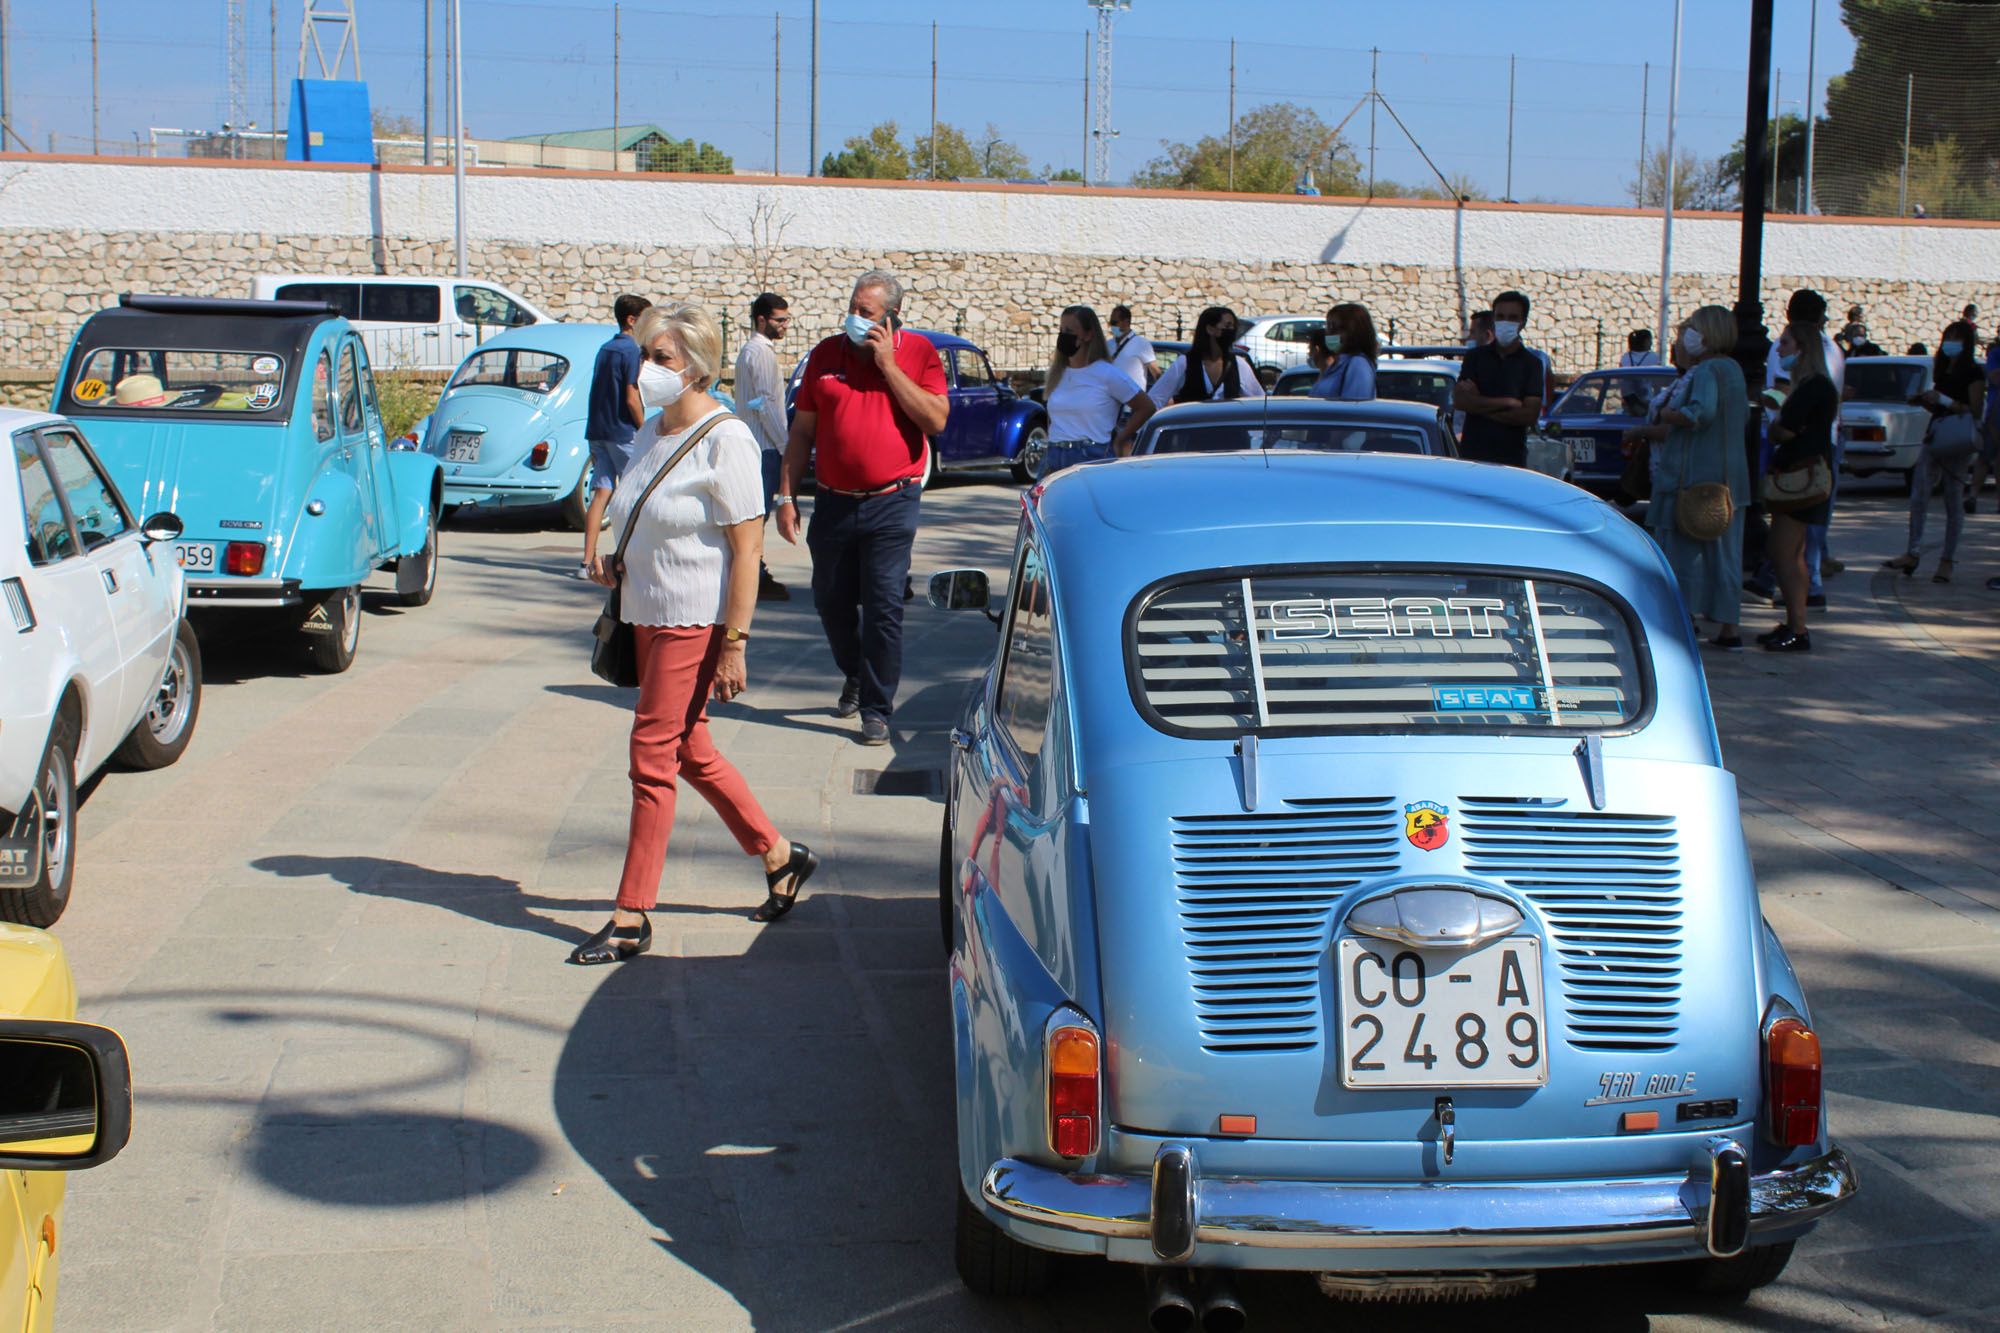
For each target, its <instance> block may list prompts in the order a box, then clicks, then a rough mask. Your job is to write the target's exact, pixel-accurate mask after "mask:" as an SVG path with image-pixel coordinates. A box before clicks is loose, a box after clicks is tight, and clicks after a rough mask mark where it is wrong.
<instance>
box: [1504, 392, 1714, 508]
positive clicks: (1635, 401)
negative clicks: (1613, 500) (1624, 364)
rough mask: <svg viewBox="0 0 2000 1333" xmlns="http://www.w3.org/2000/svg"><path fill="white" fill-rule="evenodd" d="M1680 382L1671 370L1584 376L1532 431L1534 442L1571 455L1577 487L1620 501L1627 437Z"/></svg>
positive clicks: (1565, 393) (1543, 416) (1642, 423)
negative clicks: (1650, 409)
mask: <svg viewBox="0 0 2000 1333" xmlns="http://www.w3.org/2000/svg"><path fill="white" fill-rule="evenodd" d="M1678 378H1679V375H1678V373H1677V372H1676V371H1675V370H1674V368H1673V367H1672V366H1642V367H1635V368H1631V369H1626V370H1593V371H1590V372H1588V373H1587V374H1583V375H1579V376H1577V379H1576V382H1575V383H1574V384H1572V385H1570V386H1569V389H1568V390H1567V391H1565V392H1564V393H1563V394H1562V396H1561V397H1559V398H1557V399H1556V401H1555V403H1554V404H1553V405H1552V406H1550V407H1549V408H1548V409H1547V410H1545V411H1544V412H1543V413H1542V420H1541V423H1540V424H1539V425H1538V426H1537V427H1536V428H1535V429H1534V430H1533V431H1531V432H1530V438H1531V442H1532V443H1534V444H1537V445H1542V446H1546V447H1549V448H1551V449H1554V450H1557V451H1560V452H1566V453H1567V455H1568V460H1569V480H1570V482H1571V483H1572V484H1573V485H1577V486H1581V487H1583V488H1584V489H1585V490H1587V491H1590V492H1591V493H1593V494H1596V495H1602V496H1607V497H1609V496H1616V495H1618V494H1619V486H1618V481H1619V478H1620V477H1621V476H1622V475H1623V474H1624V471H1625V453H1624V449H1623V447H1622V441H1623V440H1624V437H1625V432H1626V431H1628V430H1631V429H1632V428H1633V427H1635V426H1642V425H1644V424H1645V421H1646V411H1647V409H1648V408H1650V407H1651V406H1652V405H1653V399H1654V398H1655V397H1657V396H1658V395H1660V394H1663V393H1665V392H1666V391H1667V390H1668V389H1669V388H1671V387H1672V386H1673V383H1674V381H1675V380H1676V379H1678ZM1536 437H1539V438H1536ZM1628 498H1636V497H1628Z"/></svg>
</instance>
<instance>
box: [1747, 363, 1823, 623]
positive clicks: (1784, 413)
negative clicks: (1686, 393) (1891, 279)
mask: <svg viewBox="0 0 2000 1333" xmlns="http://www.w3.org/2000/svg"><path fill="white" fill-rule="evenodd" d="M1778 368H1779V370H1780V371H1781V372H1782V373H1783V375H1784V377H1785V380H1786V381H1787V382H1788V383H1789V384H1790V385H1791V389H1790V390H1789V391H1788V392H1787V393H1786V394H1785V400H1784V403H1783V405H1782V406H1781V407H1780V408H1779V409H1778V417H1777V420H1776V421H1774V422H1772V423H1771V441H1772V443H1773V444H1775V445H1776V446H1777V449H1776V451H1775V452H1774V453H1773V454H1772V456H1771V464H1770V470H1771V471H1773V472H1783V471H1786V470H1789V469H1792V468H1797V467H1800V466H1802V465H1809V464H1811V463H1813V462H1814V461H1815V460H1818V461H1820V462H1824V463H1825V464H1826V465H1827V467H1828V468H1831V467H1832V466H1833V434H1834V428H1835V426H1836V425H1837V424H1838V423H1839V421H1840V391H1839V390H1838V389H1836V388H1834V387H1833V376H1832V375H1831V374H1829V373H1828V367H1827V364H1826V347H1825V343H1824V342H1823V341H1822V340H1821V330H1820V328H1819V327H1818V326H1817V325H1813V324H1790V325H1787V326H1786V327H1785V331H1784V333H1783V335H1781V336H1780V337H1779V339H1778ZM1832 508H1833V497H1832V495H1830V494H1829V495H1828V496H1827V498H1826V499H1824V500H1821V501H1819V502H1818V503H1816V504H1812V505H1808V506H1806V507H1805V508H1803V509H1793V510H1790V511H1787V512H1783V513H1773V514H1772V515H1771V536H1770V541H1769V543H1768V549H1769V551H1770V563H1771V568H1772V571H1773V572H1774V574H1775V575H1776V577H1777V580H1778V587H1779V588H1780V589H1781V590H1782V592H1783V604H1784V608H1785V621H1784V623H1783V624H1781V625H1778V626H1776V627H1775V628H1773V629H1771V630H1768V631H1766V632H1765V633H1763V634H1759V635H1758V636H1757V642H1758V643H1760V644H1762V645H1763V646H1764V647H1765V649H1766V650H1768V651H1770V652H1775V653H1797V652H1805V651H1808V650H1809V649H1811V647H1812V636H1811V635H1810V634H1809V633H1807V631H1806V609H1807V599H1808V594H1809V591H1810V589H1811V587H1812V580H1811V579H1810V578H1809V577H1808V575H1807V570H1806V535H1807V532H1808V531H1809V529H1810V528H1811V526H1812V525H1813V524H1815V523H1819V524H1824V523H1825V522H1826V519H1827V515H1828V513H1829V512H1831V510H1832Z"/></svg>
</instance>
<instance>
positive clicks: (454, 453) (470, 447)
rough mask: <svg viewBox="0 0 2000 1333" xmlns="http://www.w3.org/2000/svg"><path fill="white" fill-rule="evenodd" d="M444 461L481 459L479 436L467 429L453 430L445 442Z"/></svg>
mask: <svg viewBox="0 0 2000 1333" xmlns="http://www.w3.org/2000/svg"><path fill="white" fill-rule="evenodd" d="M444 461H445V462H447V463H477V462H478V461H479V437H478V436H477V435H473V434H470V433H468V432H465V431H456V430H455V431H453V432H452V433H451V435H450V437H449V438H447V439H446V440H445V443H444Z"/></svg>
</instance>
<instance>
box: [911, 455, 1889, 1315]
mask: <svg viewBox="0 0 2000 1333" xmlns="http://www.w3.org/2000/svg"><path fill="white" fill-rule="evenodd" d="M931 600H932V602H933V604H934V605H939V606H944V607H974V606H984V605H985V603H986V600H987V579H986V576H985V575H984V574H983V573H981V572H980V571H978V570H948V571H945V572H943V573H941V574H939V575H937V576H935V577H934V578H933V579H932V582H931ZM999 628H1000V639H999V651H998V653H997V656H996V660H995V662H994V665H993V667H992V668H991V670H990V671H989V672H988V674H987V675H986V677H985V679H984V681H983V682H982V684H981V687H980V689H979V690H978V691H977V693H976V695H975V697H974V698H972V699H971V700H970V701H969V703H968V705H967V711H966V713H965V714H964V716H963V717H962V719H961V720H960V722H959V724H958V726H957V727H956V728H955V729H954V730H953V733H952V744H953V747H954V754H953V762H952V764H951V766H950V771H949V775H948V784H949V793H948V796H947V799H946V808H945V820H944V829H943V837H942V847H941V856H940V860H941V865H940V880H941V883H940V909H941V917H942V920H941V925H942V928H943V931H944V935H945V940H946V946H947V948H948V950H949V953H950V965H949V976H950V1003H951V1010H952V1029H953V1034H954V1038H955V1042H956V1074H957V1106H958V1164H959V1186H960V1201H959V1203H960V1206H959V1221H958V1240H957V1259H958V1267H959V1272H960V1274H961V1276H962V1277H963V1278H964V1280H965V1281H966V1283H967V1284H968V1285H970V1286H971V1287H973V1288H974V1289H976V1290H979V1291H982V1292H986V1293H990V1294H1024V1293H1026V1292H1029V1291H1031V1290H1033V1289H1034V1288H1035V1286H1036V1285H1037V1284H1038V1283H1039V1282H1040V1280H1041V1279H1042V1277H1043V1275H1044V1274H1045V1273H1046V1271H1047V1255H1048V1252H1051V1251H1063V1252H1070V1253H1078V1254H1094V1255H1102V1256H1105V1257H1107V1258H1109V1259H1111V1260H1114V1261H1118V1262H1123V1263H1131V1264H1141V1265H1147V1266H1149V1267H1150V1268H1152V1269H1153V1270H1154V1272H1153V1274H1152V1277H1153V1282H1152V1297H1151V1299H1152V1301H1153V1303H1154V1316H1155V1321H1156V1322H1155V1327H1188V1326H1189V1325H1190V1322H1191V1321H1192V1319H1193V1318H1194V1316H1195V1314H1196V1313H1197V1311H1199V1312H1201V1313H1202V1314H1203V1315H1204V1316H1206V1315H1207V1314H1208V1312H1209V1311H1211V1310H1213V1311H1217V1312H1218V1316H1219V1317H1217V1318H1216V1319H1215V1320H1214V1322H1210V1320H1209V1319H1208V1318H1206V1317H1204V1318H1203V1320H1202V1322H1203V1323H1204V1325H1206V1326H1209V1327H1220V1326H1226V1325H1230V1324H1231V1323H1232V1317H1234V1318H1236V1319H1240V1316H1241V1310H1240V1308H1238V1307H1236V1305H1235V1301H1236V1298H1235V1297H1234V1295H1233V1294H1232V1292H1231V1288H1230V1284H1229V1282H1228V1281H1227V1277H1226V1274H1227V1272H1228V1270H1232V1269H1291V1270H1304V1271H1309V1272H1312V1273H1315V1274H1317V1275H1318V1280H1319V1283H1320V1285H1321V1287H1322V1288H1323V1289H1324V1290H1325V1291H1327V1292H1328V1293H1329V1294H1330V1295H1335V1296H1340V1297H1350V1298H1384V1297H1404V1298H1448V1297H1468V1296H1473V1295H1483V1294H1500V1293H1504V1292H1508V1291H1513V1290H1519V1289H1521V1288H1522V1287H1525V1286H1526V1285H1528V1284H1530V1283H1532V1282H1533V1281H1534V1278H1535V1274H1536V1271H1537V1270H1538V1269H1543V1268H1553V1267H1559V1266H1561V1267H1567V1266H1572V1265H1594V1264H1625V1263H1648V1262H1656V1261H1685V1263H1684V1265H1683V1266H1682V1267H1681V1268H1679V1269H1677V1270H1675V1271H1677V1272H1680V1273H1682V1274H1684V1275H1686V1276H1688V1277H1690V1278H1691V1279H1692V1280H1693V1281H1694V1282H1696V1283H1697V1284H1699V1285H1701V1286H1703V1287H1704V1288H1706V1289H1711V1290H1714V1289H1722V1290H1738V1291H1743V1290H1748V1289H1750V1288H1754V1287H1757V1286H1760V1285H1763V1284H1765V1283H1768V1282H1770V1281H1771V1280H1772V1279H1773V1278H1775V1277H1776V1276H1777V1274H1778V1272H1779V1270H1780V1269H1782V1268H1783V1267H1784V1265H1785V1262H1786V1260H1787V1259H1788V1257H1789V1256H1790V1253H1791V1250H1792V1245H1793V1242H1794V1241H1795V1240H1796V1239H1797V1238H1798V1237H1799V1236H1800V1235H1801V1234H1803V1233H1804V1232H1805V1231H1807V1230H1808V1229H1809V1228H1810V1227H1811V1226H1812V1225H1813V1223H1814V1222H1815V1220H1816V1219H1818V1218H1819V1217H1821V1216H1822V1215H1824V1214H1825V1213H1827V1212H1828V1211H1829V1210H1831V1209H1832V1208H1834V1207H1835V1206H1836V1205H1838V1204H1839V1203H1840V1202H1841V1201H1842V1200H1844V1199H1845V1198H1846V1197H1848V1196H1849V1195H1850V1194H1851V1193H1852V1192H1853V1190H1854V1175H1853V1171H1852V1169H1851V1167H1850V1165H1849V1163H1848V1159H1847V1157H1846V1156H1845V1155H1844V1154H1843V1153H1842V1152H1841V1151H1840V1149H1838V1148H1837V1147H1835V1146H1834V1144H1833V1143H1832V1141H1831V1140H1830V1138H1829V1137H1828V1132H1827V1128H1826V1123H1825V1118H1824V1115H1823V1113H1822V1104H1821V1095H1820V1048H1819V1040H1818V1038H1817V1036H1816V1035H1815V1034H1814V1032H1813V1029H1812V1026H1811V1018H1810V1015H1809V1012H1808V1010H1807V1007H1806V1001H1805V997H1804V995H1803V994H1802V993H1801V991H1800V986H1799V982H1798V978H1797V977H1796V976H1795V975H1794V972H1793V969H1792V966H1791V964H1790V962H1789V961H1788V960H1787V958H1786V955H1785V950H1784V948H1783V947H1782V946H1781V945H1780V943H1779V942H1778V939H1777V937H1776V936H1775V935H1774V934H1773V933H1772V931H1771V929H1770V928H1769V926H1768V925H1766V924H1765V923H1764V922H1763V920H1762V919H1761V917H1760V915H1759V912H1758V906H1757V890H1756V885H1755V883H1754V881H1753V879H1752V874H1751V867H1750V860H1749V856H1748V853H1747V851H1746V849H1745V844H1744V840H1743V834H1742V830H1741V828H1740V825H1739V821H1738V814H1737V794H1736V785H1735V782H1734V780H1733V779H1732V778H1731V776H1730V774H1729V773H1728V771H1727V770H1726V769H1724V768H1723V766H1722V756H1721V752H1720V748H1719V745H1718V741H1717V737H1716V731H1715V725H1714V721H1713V717H1712V714H1711V712H1710V708H1709V702H1708V696H1707V691H1706V686H1705V684H1704V681H1703V677H1702V669H1701V665H1700V662H1699V660H1698V656H1699V654H1698V649H1697V646H1696V643H1695V639H1694V637H1693V635H1692V634H1691V632H1690V630H1689V627H1688V620H1687V613H1686V612H1685V611H1684V610H1683V609H1682V606H1681V601H1680V597H1679V595H1678V593H1677V592H1676V590H1675V586H1674V581H1673V577H1672V575H1671V573H1670V572H1669V570H1668V568H1667V565H1666V563H1665V561H1664V560H1663V559H1662V558H1661V556H1660V553H1659V551H1658V550H1657V548H1655V547H1654V546H1653V544H1652V543H1651V541H1650V540H1649V539H1648V538H1647V536H1646V535H1645V533H1643V532H1642V531H1640V530H1639V529H1638V528H1636V527H1634V526H1633V525H1632V524H1630V523H1629V522H1627V521H1626V520H1625V519H1623V518H1622V517H1620V516H1619V514H1618V513H1617V511H1615V510H1614V509H1612V508H1611V507H1610V506H1608V505H1606V504H1604V503H1603V502H1601V501H1599V500H1596V499H1593V498H1592V497H1590V496H1588V495H1586V494H1584V493H1583V492H1582V491H1579V490H1577V489H1575V488H1573V487H1569V486H1566V485H1564V484H1562V483H1560V482H1558V481H1555V480H1553V479H1550V478H1547V477H1544V476H1541V475H1538V474H1535V473H1532V472H1528V471H1525V470H1516V469H1512V468H1496V467H1489V466H1482V465H1478V464H1472V463H1464V462H1459V461H1457V460H1453V459H1444V458H1430V457H1410V456H1405V455H1395V454H1367V453H1353V454H1346V453H1334V454H1317V455H1313V456H1309V457H1308V456H1302V455H1300V454H1298V453H1296V452H1291V451H1265V452H1263V453H1262V454H1260V455H1254V456H1253V455H1242V454H1227V455H1182V456H1174V457H1161V458H1135V459H1131V460H1128V461H1126V462H1122V463H1119V464H1116V465H1114V466H1108V467H1084V468H1075V469H1072V470H1070V471H1068V472H1065V473H1062V474H1061V475H1059V476H1057V477H1055V478H1053V479H1051V480H1050V481H1049V482H1047V483H1045V484H1044V485H1042V486H1040V487H1037V488H1036V489H1034V490H1032V491H1030V492H1029V494H1028V496H1027V498H1026V501H1025V504H1024V513H1023V516H1022V520H1021V525H1020V531H1019V537H1018V541H1017V546H1016V550H1015V554H1014V564H1013V573H1012V579H1011V584H1010V587H1009V590H1008V597H1007V603H1006V606H1005V609H1004V612H1003V613H1002V615H1001V618H1000V625H999Z"/></svg>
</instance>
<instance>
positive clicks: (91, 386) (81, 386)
mask: <svg viewBox="0 0 2000 1333" xmlns="http://www.w3.org/2000/svg"><path fill="white" fill-rule="evenodd" d="M110 387H111V386H110V385H108V384H106V383H105V382H104V381H103V380H98V379H82V380H78V381H77V382H76V388H74V389H72V390H70V392H71V393H73V394H75V395H76V400H77V401H78V402H80V403H94V402H96V401H97V400H98V399H100V398H102V397H103V396H104V393H105V390H107V389H109V388H110Z"/></svg>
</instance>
